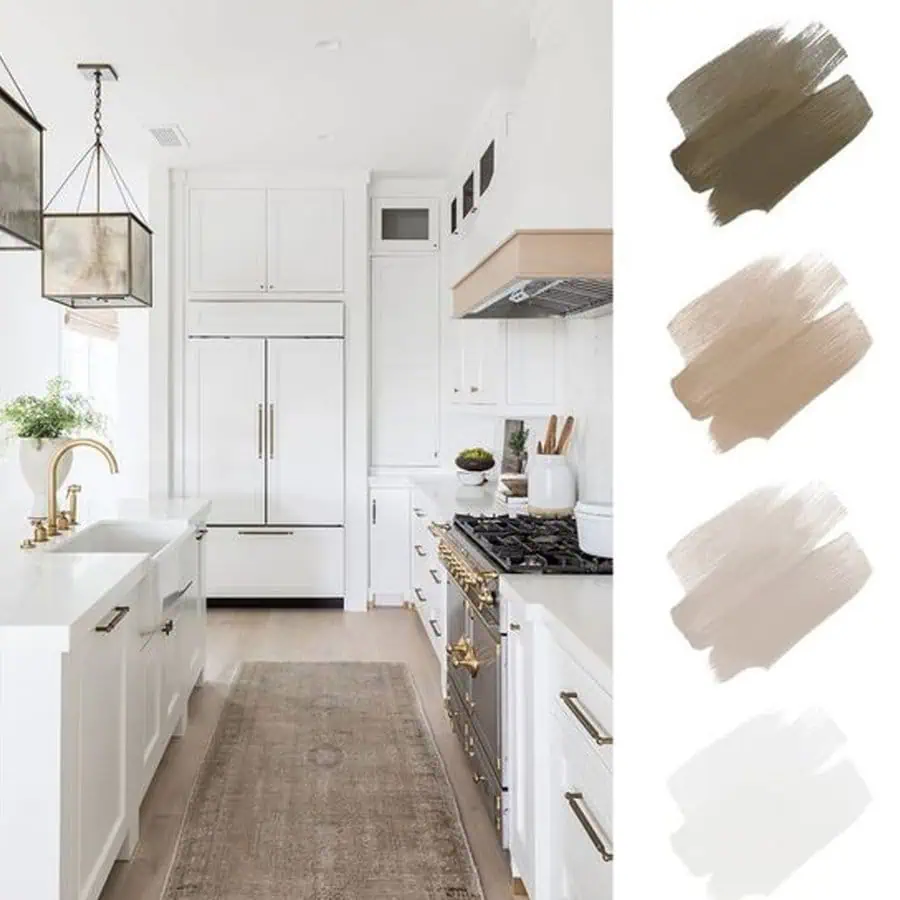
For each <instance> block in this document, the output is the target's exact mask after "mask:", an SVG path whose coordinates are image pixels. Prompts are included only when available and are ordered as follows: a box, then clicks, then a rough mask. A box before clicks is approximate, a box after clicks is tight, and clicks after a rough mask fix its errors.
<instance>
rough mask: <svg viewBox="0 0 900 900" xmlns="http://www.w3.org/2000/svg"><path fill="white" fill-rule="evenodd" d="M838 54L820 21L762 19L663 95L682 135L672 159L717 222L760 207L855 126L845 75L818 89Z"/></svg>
mask: <svg viewBox="0 0 900 900" xmlns="http://www.w3.org/2000/svg"><path fill="white" fill-rule="evenodd" d="M846 58H847V53H846V51H845V50H844V48H843V47H842V46H841V45H840V43H838V41H837V39H836V38H835V37H834V36H833V35H832V34H831V33H830V32H829V31H828V30H827V29H826V28H825V27H824V26H822V25H819V24H813V25H810V26H809V27H808V28H805V29H804V30H803V31H801V32H800V33H799V34H797V35H795V36H794V37H790V38H789V37H788V35H787V32H786V31H785V30H784V29H779V28H767V29H764V30H762V31H757V32H755V33H754V34H751V35H750V36H749V37H748V38H745V39H744V40H743V41H741V42H740V43H739V44H735V46H733V47H732V48H731V49H729V50H727V51H726V52H725V53H723V54H721V55H720V56H717V57H716V58H715V59H713V60H712V61H711V62H709V63H707V64H706V65H705V66H703V67H702V68H701V69H698V70H697V71H696V72H694V73H693V74H692V75H690V76H689V77H688V78H686V79H685V80H684V81H682V82H681V83H680V84H679V85H678V87H676V88H675V90H673V91H672V93H671V94H669V97H668V101H669V106H670V107H671V109H672V112H673V113H675V116H676V117H677V118H678V121H679V123H680V125H681V130H682V132H683V133H684V136H685V140H684V142H683V143H682V144H680V145H679V146H678V147H677V148H676V149H675V150H673V151H672V162H673V163H674V164H675V168H676V169H677V170H678V172H679V173H680V174H681V176H682V177H683V178H684V180H685V181H686V182H687V183H688V184H689V185H690V187H691V189H692V190H694V191H696V192H697V193H705V192H706V191H709V190H712V194H711V195H710V198H709V209H710V212H712V214H713V216H714V218H715V220H716V223H717V224H719V225H724V224H726V223H727V222H730V221H731V220H732V219H735V218H737V217H738V216H740V215H741V214H742V213H745V212H748V211H749V210H751V209H759V210H764V211H766V212H768V211H769V210H771V209H772V208H773V207H774V206H775V205H776V204H777V203H778V202H779V201H780V200H782V199H783V198H784V197H786V196H787V195H788V194H789V193H790V192H791V191H792V190H793V189H794V188H795V187H797V185H799V184H800V183H801V182H803V181H804V180H805V179H806V178H807V177H808V176H809V175H811V174H812V173H813V172H814V171H815V170H816V169H818V168H819V167H820V166H822V165H823V164H824V163H826V162H827V161H828V160H829V159H831V158H832V157H833V156H835V155H836V154H837V153H839V152H840V151H841V150H842V149H843V148H844V147H846V146H847V144H849V143H850V142H851V141H852V140H853V139H854V138H855V137H856V136H857V135H858V134H859V133H860V132H861V131H862V130H863V128H865V126H866V123H867V122H868V121H869V119H871V118H872V109H871V107H870V106H869V104H868V102H867V101H866V98H865V97H864V96H863V94H862V93H861V92H860V90H859V88H858V87H857V86H856V84H855V82H854V81H853V79H852V78H851V77H850V76H849V75H844V76H843V77H841V78H839V79H837V80H836V81H834V82H832V83H831V84H828V85H827V86H825V87H822V88H821V90H818V88H820V86H821V85H822V84H823V83H824V82H825V81H826V80H827V78H828V77H829V75H831V74H832V72H834V70H835V69H836V68H837V67H838V66H839V65H840V64H841V63H842V62H843V61H844V60H845V59H846Z"/></svg>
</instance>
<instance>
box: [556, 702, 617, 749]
mask: <svg viewBox="0 0 900 900" xmlns="http://www.w3.org/2000/svg"><path fill="white" fill-rule="evenodd" d="M559 699H560V700H562V702H563V703H565V704H566V706H567V707H568V708H569V711H570V712H571V713H572V715H573V716H575V718H576V719H578V721H579V723H580V724H581V727H582V728H584V730H585V731H586V732H587V733H588V734H589V735H590V736H591V740H593V741H596V742H597V743H598V744H600V746H601V747H604V746H607V745H609V744H612V742H613V739H612V735H611V734H603V733H602V732H601V731H600V729H599V728H597V726H596V725H594V723H593V722H592V721H591V720H590V719H589V718H588V717H587V715H586V714H585V713H584V711H583V710H582V708H581V706H580V705H579V703H580V701H579V703H576V702H575V701H576V700H578V694H577V693H576V692H575V691H560V694H559Z"/></svg>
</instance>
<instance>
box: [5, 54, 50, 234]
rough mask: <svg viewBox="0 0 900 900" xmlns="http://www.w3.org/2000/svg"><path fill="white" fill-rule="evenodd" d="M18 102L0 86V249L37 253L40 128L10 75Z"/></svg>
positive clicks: (41, 197)
mask: <svg viewBox="0 0 900 900" xmlns="http://www.w3.org/2000/svg"><path fill="white" fill-rule="evenodd" d="M0 67H2V68H3V71H4V72H6V75H7V79H8V81H9V83H10V84H11V85H12V87H13V89H14V90H15V91H16V93H17V94H18V95H19V97H20V98H21V102H19V100H16V99H15V98H14V97H13V96H12V95H11V94H9V93H7V92H6V91H5V90H4V89H3V87H2V85H0V250H40V249H41V238H42V232H41V211H42V209H43V206H44V193H43V190H44V188H43V186H44V172H43V160H44V127H43V126H42V125H41V123H40V122H38V120H37V118H36V117H35V115H34V110H33V109H32V108H31V106H30V105H29V103H28V100H27V98H26V97H25V94H23V93H22V89H21V88H20V87H19V85H18V84H17V83H16V79H15V78H14V77H13V74H12V72H10V70H9V67H8V66H7V65H6V62H5V61H4V59H3V57H2V56H0Z"/></svg>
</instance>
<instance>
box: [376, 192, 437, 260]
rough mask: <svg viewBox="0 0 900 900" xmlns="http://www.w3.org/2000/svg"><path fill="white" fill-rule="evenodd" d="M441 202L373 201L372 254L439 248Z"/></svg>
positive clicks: (406, 199) (408, 200)
mask: <svg viewBox="0 0 900 900" xmlns="http://www.w3.org/2000/svg"><path fill="white" fill-rule="evenodd" d="M439 230H440V226H439V223H438V201H437V200H416V199H413V198H401V199H397V200H386V199H382V198H376V199H374V200H373V201H372V252H373V253H408V252H410V251H426V252H434V251H435V250H437V249H438V232H439Z"/></svg>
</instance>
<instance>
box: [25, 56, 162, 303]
mask: <svg viewBox="0 0 900 900" xmlns="http://www.w3.org/2000/svg"><path fill="white" fill-rule="evenodd" d="M78 69H79V71H81V72H82V73H84V74H85V76H86V77H88V78H90V79H91V80H92V81H93V83H94V141H93V143H92V144H91V145H90V147H88V149H87V150H86V151H85V152H84V154H83V155H82V156H81V158H80V159H79V160H78V162H76V163H75V165H74V166H73V168H72V170H71V171H70V172H69V174H68V175H67V176H66V177H65V179H64V181H63V183H62V184H61V185H60V186H59V189H58V190H57V191H56V193H55V194H54V195H53V196H52V197H51V198H50V202H49V203H48V204H47V209H45V211H44V266H43V274H42V291H41V292H42V293H43V295H44V296H45V297H46V298H47V299H48V300H55V301H56V302H57V303H62V304H63V305H65V306H69V307H72V308H76V309H97V308H102V309H106V308H115V307H131V306H137V307H146V306H152V305H153V285H152V273H151V267H152V252H151V251H152V240H153V238H152V232H151V231H150V229H149V228H148V226H147V225H146V223H145V222H144V217H143V215H142V214H141V212H140V209H139V208H138V205H137V203H136V202H135V200H134V197H133V196H132V194H131V191H130V190H129V189H128V186H127V185H126V184H125V180H124V179H123V178H122V175H121V173H120V172H119V170H118V168H117V167H116V164H115V163H114V162H113V160H112V158H111V157H110V155H109V153H108V152H107V150H106V147H104V146H103V124H102V103H103V82H104V81H118V79H119V76H118V75H117V74H116V70H115V69H114V68H113V67H112V66H110V65H108V64H107V63H89V64H82V65H79V66H78ZM104 164H105V166H106V168H107V170H108V172H109V175H110V176H111V178H112V181H113V183H114V184H115V186H116V188H117V189H118V192H119V196H120V198H121V200H122V202H123V203H124V205H125V209H124V211H121V212H104V211H103V210H102V205H101V204H102V199H103V198H102V196H101V185H102V169H103V166H104ZM82 168H84V174H83V180H82V182H81V193H80V195H79V197H78V203H77V205H76V207H75V212H60V213H57V212H49V211H48V210H49V208H50V207H51V206H52V205H53V202H54V200H56V198H57V197H58V196H59V195H60V193H61V192H62V190H63V189H64V188H65V187H66V185H67V184H68V183H69V182H70V181H71V180H72V179H73V178H74V177H75V175H76V173H78V172H79V171H80V170H81V169H82ZM92 175H93V178H94V192H93V193H94V195H95V196H94V200H95V204H94V206H95V208H94V210H93V211H89V212H83V211H82V205H83V204H84V197H85V193H86V191H87V187H88V184H89V183H90V182H91V176H92Z"/></svg>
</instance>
